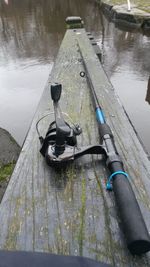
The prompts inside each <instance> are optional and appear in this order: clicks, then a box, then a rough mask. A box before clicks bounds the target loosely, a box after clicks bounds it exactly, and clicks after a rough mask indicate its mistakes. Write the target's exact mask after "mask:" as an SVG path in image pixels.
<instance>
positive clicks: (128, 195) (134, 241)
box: [109, 162, 150, 255]
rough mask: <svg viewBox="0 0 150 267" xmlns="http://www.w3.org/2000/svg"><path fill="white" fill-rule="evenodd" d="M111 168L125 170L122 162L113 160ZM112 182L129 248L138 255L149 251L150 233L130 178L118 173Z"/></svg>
mask: <svg viewBox="0 0 150 267" xmlns="http://www.w3.org/2000/svg"><path fill="white" fill-rule="evenodd" d="M109 169H110V171H111V173H114V172H117V171H118V170H119V171H120V170H122V171H124V170H123V168H122V164H121V163H120V162H112V163H111V164H110V165H109ZM112 184H113V190H114V195H115V199H116V204H117V206H118V210H119V214H120V218H121V222H122V228H123V231H124V234H125V238H126V240H127V247H128V249H129V250H130V252H131V253H132V254H137V255H140V254H143V253H146V252H148V251H149V250H150V235H149V233H148V230H147V227H146V224H145V222H144V219H143V216H142V213H141V210H140V207H139V205H138V202H137V200H136V198H135V195H134V192H133V190H132V187H131V184H130V182H129V178H127V177H125V176H124V175H123V174H117V175H115V176H114V178H113V181H112Z"/></svg>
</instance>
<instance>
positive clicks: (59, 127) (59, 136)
mask: <svg viewBox="0 0 150 267" xmlns="http://www.w3.org/2000/svg"><path fill="white" fill-rule="evenodd" d="M61 92H62V85H61V84H59V83H55V84H52V85H51V98H52V100H53V105H54V114H55V121H56V144H55V152H54V154H55V155H56V156H59V155H61V154H62V153H63V152H64V150H65V141H66V136H69V135H70V133H71V129H70V127H69V126H68V124H67V123H66V122H65V120H64V118H63V115H62V112H61V109H60V106H59V103H58V101H59V99H60V96H61Z"/></svg>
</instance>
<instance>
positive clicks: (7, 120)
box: [0, 0, 150, 154]
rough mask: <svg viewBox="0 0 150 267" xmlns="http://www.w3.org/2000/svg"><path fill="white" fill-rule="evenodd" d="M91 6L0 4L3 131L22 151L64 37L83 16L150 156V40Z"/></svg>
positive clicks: (54, 0) (37, 0)
mask: <svg viewBox="0 0 150 267" xmlns="http://www.w3.org/2000/svg"><path fill="white" fill-rule="evenodd" d="M93 2H94V1H92V0H82V1H80V0H66V1H62V0H44V1H43V0H21V1H20V0H7V1H6V0H5V1H4V0H1V1H0V127H3V128H5V129H7V130H8V131H9V132H10V133H11V134H12V135H13V137H14V138H15V139H16V140H17V142H18V143H19V144H20V145H21V144H22V143H23V140H24V138H25V136H26V133H27V131H28V128H29V125H30V123H31V120H32V118H33V116H34V113H35V110H36V108H37V104H38V102H39V99H40V96H41V94H42V91H43V89H44V86H45V84H46V81H47V79H48V75H49V73H50V71H51V68H52V65H53V62H54V59H55V56H56V55H57V52H58V49H59V46H60V44H61V41H62V38H63V36H64V33H65V18H66V17H67V16H70V15H79V16H81V17H82V18H83V19H84V21H85V25H86V29H87V30H88V31H91V32H92V33H93V35H94V36H95V38H96V40H97V41H98V44H99V46H100V48H101V50H102V53H103V65H104V67H105V69H106V72H107V74H108V76H109V78H110V79H111V82H112V84H113V85H114V87H115V89H116V92H117V94H118V95H119V97H120V100H121V102H122V103H123V105H124V107H125V109H126V111H127V113H128V115H129V117H130V119H131V121H132V124H133V125H134V127H135V129H136V131H137V133H138V134H139V136H140V138H141V139H142V142H143V143H144V146H145V147H146V149H147V151H148V152H149V154H150V141H149V136H150V105H149V103H150V85H149V90H148V78H149V75H150V37H148V36H147V35H143V34H141V33H138V32H135V31H132V32H130V31H127V30H121V29H118V28H117V27H115V25H113V24H112V23H110V22H109V21H108V20H107V19H106V18H105V17H104V16H102V14H101V12H100V10H99V8H98V6H97V5H96V4H94V3H93Z"/></svg>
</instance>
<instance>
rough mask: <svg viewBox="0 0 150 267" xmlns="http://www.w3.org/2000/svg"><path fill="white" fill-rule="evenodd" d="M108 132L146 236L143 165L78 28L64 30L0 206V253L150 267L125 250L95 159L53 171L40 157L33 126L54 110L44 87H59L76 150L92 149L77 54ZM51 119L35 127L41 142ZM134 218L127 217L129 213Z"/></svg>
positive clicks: (149, 220)
mask: <svg viewBox="0 0 150 267" xmlns="http://www.w3.org/2000/svg"><path fill="white" fill-rule="evenodd" d="M77 42H78V43H79V45H80V48H81V51H82V55H83V57H84V60H85V62H86V65H87V67H88V69H89V72H90V76H91V79H92V81H93V84H94V86H95V89H96V93H97V95H98V97H99V99H100V102H101V104H102V106H103V108H104V110H105V116H106V118H107V121H108V124H109V125H110V126H111V128H112V130H113V133H114V136H115V140H116V146H117V149H118V151H119V153H120V155H121V156H122V159H123V162H124V164H125V169H126V171H127V172H128V173H129V175H130V177H131V178H130V180H131V184H132V187H133V190H134V192H135V195H136V197H137V200H138V203H139V205H140V208H141V211H142V214H143V216H144V219H145V221H146V224H147V227H148V229H150V162H149V161H148V158H147V155H146V153H145V152H144V150H143V147H142V145H141V143H140V142H139V140H138V138H137V136H136V133H135V131H134V129H133V127H132V126H131V124H130V122H129V120H128V117H127V115H126V113H125V111H124V109H123V107H122V106H121V104H120V102H119V99H118V97H117V95H116V94H115V91H114V89H113V87H112V85H111V83H110V82H109V80H108V78H107V76H106V74H105V72H104V70H103V67H102V65H101V63H100V61H99V59H98V57H97V55H96V54H95V51H94V49H93V46H92V45H91V41H90V40H89V37H88V35H87V33H86V32H85V30H84V28H83V29H82V28H81V29H80V28H79V29H68V30H67V31H66V34H65V37H64V39H63V42H62V44H61V47H60V50H59V53H58V56H57V59H56V62H55V64H54V67H53V70H52V72H51V74H50V76H49V79H48V82H47V85H46V87H45V90H44V92H43V95H42V98H41V101H40V104H39V106H38V110H37V112H36V114H35V117H34V119H33V122H32V125H31V128H30V131H29V133H28V136H27V138H26V141H25V143H24V145H23V148H22V151H21V154H20V157H19V159H18V162H17V164H16V167H15V170H14V173H13V175H12V177H11V180H10V182H9V185H8V187H7V190H6V193H5V195H4V197H3V200H2V202H1V205H0V222H1V223H0V249H5V250H15V251H16V250H23V251H37V252H38V251H39V252H51V253H55V254H63V255H80V256H85V257H89V258H91V259H96V260H97V261H103V262H106V263H110V264H111V265H112V266H120V267H129V266H130V267H131V266H132V267H139V266H141V267H143V266H147V267H148V266H150V254H149V253H147V254H145V255H143V256H142V257H137V256H136V257H133V256H132V255H131V254H130V253H129V251H128V250H127V248H126V242H125V238H124V235H123V233H122V230H121V227H120V220H119V217H118V215H117V211H116V206H115V201H114V195H113V192H107V191H106V189H105V182H106V178H107V176H108V172H107V170H106V167H105V162H104V161H103V160H102V158H101V156H90V155H88V156H84V157H82V158H80V159H79V160H76V161H75V162H74V163H73V164H71V165H70V166H68V168H67V169H66V170H63V171H62V172H58V171H56V170H54V169H53V168H51V167H49V166H48V165H47V164H46V163H45V160H44V158H43V157H42V155H41V154H40V153H39V149H40V143H39V140H38V135H37V133H36V122H37V121H38V120H39V119H40V118H41V117H42V116H44V115H46V114H48V113H49V112H51V111H53V106H52V101H51V97H50V85H51V83H54V82H58V83H61V84H62V86H63V92H62V97H61V100H60V105H61V108H62V110H63V111H64V112H66V113H68V114H69V115H70V116H71V117H72V119H73V120H74V121H75V122H77V123H79V124H80V125H81V126H82V129H83V134H82V135H81V137H80V138H79V140H78V144H79V145H88V144H96V143H98V140H99V138H98V130H97V122H96V119H95V115H94V110H93V106H92V100H91V96H90V91H89V87H88V84H87V80H86V78H85V77H81V76H80V72H81V71H83V64H82V61H81V55H80V53H79V51H78V46H77ZM52 120H53V115H51V116H47V117H45V119H43V120H42V121H41V122H40V132H41V134H42V135H44V134H45V133H46V131H47V128H48V125H49V123H50V122H51V121H52ZM133 212H134V211H133Z"/></svg>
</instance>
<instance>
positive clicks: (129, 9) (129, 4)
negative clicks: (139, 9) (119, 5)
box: [127, 0, 131, 11]
mask: <svg viewBox="0 0 150 267" xmlns="http://www.w3.org/2000/svg"><path fill="white" fill-rule="evenodd" d="M127 5H128V11H131V3H130V0H127Z"/></svg>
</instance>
